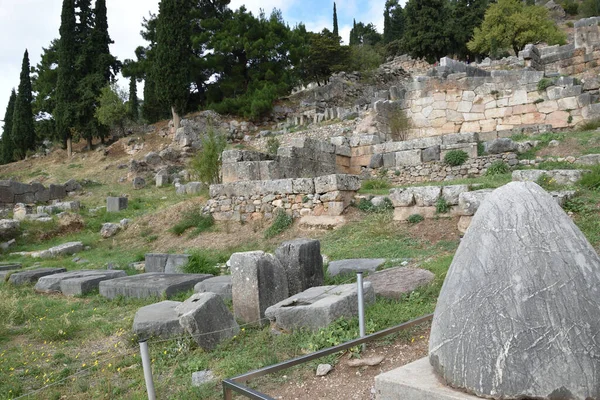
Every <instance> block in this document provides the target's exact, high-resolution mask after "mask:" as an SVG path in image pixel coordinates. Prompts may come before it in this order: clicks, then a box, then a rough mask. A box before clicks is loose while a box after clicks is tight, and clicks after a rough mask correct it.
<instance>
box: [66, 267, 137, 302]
mask: <svg viewBox="0 0 600 400" xmlns="http://www.w3.org/2000/svg"><path fill="white" fill-rule="evenodd" d="M108 272H114V274H108V275H103V274H98V275H89V276H82V277H79V278H71V279H65V280H64V281H61V282H60V291H61V292H62V294H64V295H65V296H81V295H84V294H87V293H90V292H92V291H94V290H96V289H98V286H100V282H103V281H108V280H110V279H116V278H121V277H126V276H127V274H126V273H125V271H108Z"/></svg>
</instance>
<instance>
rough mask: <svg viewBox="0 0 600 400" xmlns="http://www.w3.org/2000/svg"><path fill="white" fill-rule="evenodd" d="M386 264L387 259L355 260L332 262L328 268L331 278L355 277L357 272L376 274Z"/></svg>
mask: <svg viewBox="0 0 600 400" xmlns="http://www.w3.org/2000/svg"><path fill="white" fill-rule="evenodd" d="M384 263H385V258H354V259H348V260H338V261H332V262H330V263H329V265H328V267H327V273H328V274H329V275H330V276H332V277H333V276H338V275H348V274H352V275H355V274H356V273H357V272H369V273H371V272H375V271H377V268H379V267H381V266H382V265H383V264H384Z"/></svg>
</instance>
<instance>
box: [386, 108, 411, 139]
mask: <svg viewBox="0 0 600 400" xmlns="http://www.w3.org/2000/svg"><path fill="white" fill-rule="evenodd" d="M388 126H389V128H390V136H391V138H392V140H395V141H403V140H406V139H408V134H409V130H410V128H411V123H410V119H408V117H407V116H406V113H405V112H404V111H403V110H402V109H401V108H399V107H397V108H395V109H394V110H392V111H390V113H389V115H388Z"/></svg>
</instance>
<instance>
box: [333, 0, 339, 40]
mask: <svg viewBox="0 0 600 400" xmlns="http://www.w3.org/2000/svg"><path fill="white" fill-rule="evenodd" d="M333 34H334V35H335V36H340V30H339V27H338V18H337V7H336V5H335V1H334V2H333Z"/></svg>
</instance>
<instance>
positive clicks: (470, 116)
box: [463, 112, 486, 122]
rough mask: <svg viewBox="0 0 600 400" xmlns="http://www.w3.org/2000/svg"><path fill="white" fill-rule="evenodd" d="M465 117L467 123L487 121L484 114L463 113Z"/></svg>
mask: <svg viewBox="0 0 600 400" xmlns="http://www.w3.org/2000/svg"><path fill="white" fill-rule="evenodd" d="M463 117H464V118H465V121H467V122H469V121H480V120H482V119H486V117H485V114H484V113H470V112H468V113H463Z"/></svg>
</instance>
